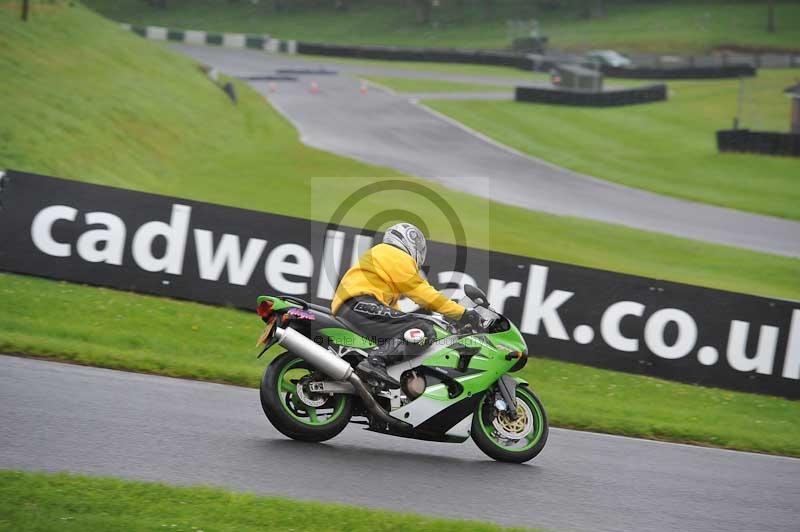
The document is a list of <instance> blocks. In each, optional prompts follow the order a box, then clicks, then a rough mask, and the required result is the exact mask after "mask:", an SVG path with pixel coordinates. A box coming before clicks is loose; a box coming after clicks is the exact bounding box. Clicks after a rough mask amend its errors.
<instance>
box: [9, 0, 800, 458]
mask: <svg viewBox="0 0 800 532" xmlns="http://www.w3.org/2000/svg"><path fill="white" fill-rule="evenodd" d="M68 5H69V4H68V3H67V2H58V3H54V4H49V3H48V4H44V5H40V4H35V6H34V7H35V9H34V12H33V15H34V18H33V19H32V21H31V22H30V23H28V24H22V23H20V22H18V21H17V20H16V12H15V11H11V10H2V9H0V69H2V71H3V72H4V73H6V79H5V82H4V83H2V84H0V116H3V117H4V119H3V121H2V122H0V167H2V168H15V169H19V170H27V171H33V172H39V173H45V174H51V175H57V176H62V177H69V178H73V179H80V180H85V181H89V182H93V183H100V184H108V185H114V186H119V187H124V188H130V189H136V190H144V191H149V192H155V193H160V194H168V195H177V196H181V197H188V198H191V199H197V200H202V201H210V202H213V203H220V204H226V205H233V206H238V207H243V208H249V209H255V210H262V211H274V212H277V213H282V214H292V215H296V216H301V217H309V218H313V219H318V220H328V219H329V216H330V214H331V212H332V210H333V209H334V208H335V207H336V206H337V205H339V203H340V202H341V201H342V199H343V198H345V197H346V195H347V194H349V193H350V192H351V191H352V190H353V187H354V186H359V185H362V184H364V183H365V182H369V181H372V180H373V179H374V178H372V177H369V176H374V175H380V176H388V175H392V174H393V172H391V171H389V170H385V169H379V168H375V167H370V166H367V165H364V164H361V163H358V162H356V161H352V160H349V159H345V158H341V157H336V156H333V155H330V154H326V153H323V152H320V151H317V150H313V149H309V148H307V147H305V146H303V145H302V144H301V143H300V142H299V141H298V136H297V133H296V131H294V130H293V129H292V128H291V127H290V125H289V124H288V123H287V122H286V121H285V120H283V119H282V118H280V116H279V115H278V114H277V113H276V112H275V111H274V110H272V108H271V107H270V106H269V105H267V103H266V102H264V100H263V99H262V98H261V97H260V96H259V95H257V94H256V93H255V92H253V91H251V90H250V89H248V87H247V86H246V85H244V84H237V87H238V90H239V96H240V101H239V105H237V106H235V107H234V106H233V105H232V104H231V103H230V102H229V101H228V100H227V99H226V97H225V95H224V94H223V93H222V92H221V91H220V90H219V88H217V87H216V86H214V85H213V84H212V83H210V82H209V81H208V80H207V79H206V78H205V76H204V75H203V74H202V73H201V72H200V71H199V70H198V69H197V68H196V66H195V65H194V64H193V63H191V62H190V61H189V60H188V59H186V58H184V57H181V56H177V55H175V54H173V53H170V52H169V51H167V50H166V49H165V48H163V47H162V46H160V45H158V44H155V43H151V42H147V41H145V40H142V39H139V38H138V37H136V36H134V35H131V34H129V33H127V32H124V31H123V30H121V29H119V28H118V27H116V26H115V25H114V24H111V23H109V22H106V21H103V20H102V19H101V18H99V17H97V16H95V15H93V14H91V13H90V12H88V11H86V10H85V9H83V8H80V7H68ZM320 176H321V177H320ZM344 176H348V177H352V179H343V177H344ZM358 176H362V177H361V178H357V177H358ZM415 182H420V181H415ZM431 188H432V189H433V190H435V191H437V192H438V193H440V194H441V195H442V196H443V197H444V198H445V199H446V200H447V201H448V203H450V204H451V205H453V206H454V207H455V208H456V209H457V210H458V212H459V213H461V214H462V215H463V220H462V221H463V222H464V225H465V228H466V231H467V234H468V235H469V237H470V240H469V242H468V244H470V245H473V246H477V247H485V248H492V249H496V250H499V251H506V252H511V253H517V254H520V255H527V256H532V257H539V258H543V259H552V260H559V261H563V262H569V263H574V264H582V265H586V266H594V267H599V268H604V269H609V270H616V271H622V272H628V273H635V274H642V275H649V276H654V277H659V278H663V279H670V280H673V281H682V282H688V283H693V284H698V285H703V286H711V287H718V288H726V289H730V290H736V291H742V292H749V293H755V294H762V295H774V296H779V297H785V298H795V299H800V283H798V282H797V279H798V275H800V261H798V260H794V259H788V258H783V257H776V256H770V255H764V254H759V253H753V252H747V251H743V250H736V249H733V248H727V247H723V246H714V245H708V244H703V243H699V242H692V241H688V240H683V239H679V238H672V237H668V236H663V235H657V234H653V233H647V232H643V231H636V230H631V229H625V228H621V227H615V226H610V225H604V224H598V223H593V222H588V221H585V220H578V219H573V218H564V217H558V216H548V215H543V214H538V213H532V212H528V211H525V210H522V209H515V208H510V207H505V206H501V205H496V204H493V203H490V202H487V201H485V200H481V199H478V198H475V197H473V196H468V195H465V194H460V193H455V192H452V191H449V190H446V189H443V188H441V187H437V186H432V185H431ZM387 194H388V195H386V196H379V197H375V196H373V197H371V198H368V200H367V201H364V202H363V203H362V204H360V205H359V208H358V209H355V210H354V211H353V212H352V213H351V216H349V217H348V218H346V219H345V220H344V223H347V224H350V225H355V226H359V225H364V224H365V223H366V221H367V220H369V219H370V218H371V216H372V215H373V214H375V213H376V212H380V211H382V210H384V209H385V206H386V205H387V204H406V203H409V201H408V198H407V197H404V196H402V194H401V193H397V194H394V195H393V194H389V193H387ZM320 196H322V199H320ZM414 206H415V208H417V207H418V209H419V210H418V211H417V212H418V214H419V215H420V216H421V217H422V218H423V219H426V220H429V221H431V224H430V226H431V227H432V228H433V235H432V236H433V238H434V239H437V240H442V241H449V240H452V235H451V234H449V232H448V231H446V230H444V229H441V228H440V227H439V226H440V225H444V224H438V223H434V222H436V221H437V220H440V218H439V217H441V214H439V213H437V212H436V211H435V209H434V208H432V207H430V206H426V205H424V204H422V203H419V202H417V203H416V204H415V205H414ZM478 213H483V214H484V215H485V216H483V217H481V216H476V214H478ZM467 214H469V215H467ZM0 279H1V281H0V287H2V288H0V290H2V296H3V297H2V298H0V331H2V333H0V339H1V340H0V349H2V350H5V351H20V352H24V353H29V354H40V355H48V356H52V357H56V358H60V359H65V360H72V361H78V362H82V363H87V364H96V365H100V366H106V367H116V368H124V369H131V370H138V371H149V372H156V373H161V374H167V375H177V376H184V377H193V378H202V379H209V380H222V381H226V382H233V383H238V384H248V385H253V384H255V383H256V382H257V378H258V374H259V373H260V371H261V368H262V367H263V362H261V363H258V362H256V361H255V359H254V358H252V357H253V355H254V353H253V352H252V351H251V349H252V347H251V346H252V345H253V343H254V341H255V336H256V335H257V334H258V332H259V331H258V329H259V328H258V324H259V322H258V320H257V319H256V318H255V316H248V315H246V314H242V313H239V312H236V311H233V310H228V309H220V308H210V307H205V306H202V305H196V304H190V303H181V302H175V301H170V300H168V299H163V298H152V297H145V296H141V295H134V294H125V293H120V292H113V291H109V290H102V289H97V288H90V287H82V286H78V285H73V284H66V283H57V282H53V281H45V280H38V279H33V278H28V277H20V276H15V275H2V276H0ZM45 305H46V306H47V307H46V308H48V313H47V314H45V313H43V312H42V309H43V308H45ZM51 305H52V306H51ZM50 309H52V312H51V311H50ZM76 309H77V310H78V311H76ZM52 315H58V316H59V319H58V320H53V319H52ZM145 330H146V331H147V334H142V331H145ZM525 375H527V376H529V377H531V378H532V381H533V382H534V385H535V386H536V387H537V390H540V391H541V392H542V394H543V397H544V400H545V402H546V403H547V404H548V407H549V408H550V410H551V412H552V413H553V419H554V421H555V422H556V423H558V424H562V425H564V426H576V427H582V428H590V429H592V430H598V431H608V432H619V433H624V434H636V435H641V436H647V437H659V438H667V439H676V440H680V441H699V442H705V443H709V444H716V445H723V446H730V447H735V448H746V449H759V450H763V451H765V452H781V453H787V454H797V453H798V448H797V443H796V442H797V441H800V438H797V434H796V432H793V429H792V426H793V425H791V420H792V419H796V417H797V410H796V409H797V405H798V403H797V402H791V401H785V400H782V399H776V398H768V397H761V396H756V395H749V394H739V393H731V392H726V391H721V390H713V389H705V388H697V387H693V386H686V385H680V384H675V383H667V382H663V381H657V380H654V379H648V378H643V377H639V376H635V375H626V374H619V373H613V372H607V371H600V370H595V369H591V368H585V367H581V366H575V365H569V364H563V363H558V362H553V361H547V360H535V361H534V362H533V363H532V364H531V365H530V367H529V368H528V369H526V373H525ZM598 394H600V395H601V396H602V397H603V401H604V402H603V408H602V409H598V408H597V399H598ZM654 398H657V399H658V401H657V402H656V401H654ZM686 412H692V415H691V416H687V415H685V413H686ZM753 419H757V420H760V421H762V423H763V425H761V424H760V425H759V429H760V430H759V431H758V432H755V431H752V430H749V425H748V423H750V422H752V420H753ZM740 427H744V428H740Z"/></svg>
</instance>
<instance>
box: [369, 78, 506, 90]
mask: <svg viewBox="0 0 800 532" xmlns="http://www.w3.org/2000/svg"><path fill="white" fill-rule="evenodd" d="M360 77H361V78H364V79H367V80H369V81H372V82H374V83H378V84H379V85H383V86H384V87H387V88H390V89H392V90H393V91H395V92H407V93H413V92H497V91H499V92H509V93H510V92H513V91H514V87H509V86H508V85H491V84H488V83H487V84H479V83H462V82H459V81H444V80H438V79H411V78H399V77H392V76H360Z"/></svg>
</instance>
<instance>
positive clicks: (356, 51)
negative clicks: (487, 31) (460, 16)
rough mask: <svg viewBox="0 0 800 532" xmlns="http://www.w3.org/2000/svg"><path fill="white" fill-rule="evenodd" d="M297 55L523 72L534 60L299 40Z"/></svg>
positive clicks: (471, 52)
mask: <svg viewBox="0 0 800 532" xmlns="http://www.w3.org/2000/svg"><path fill="white" fill-rule="evenodd" d="M297 53H298V54H311V55H325V56H331V57H357V58H361V59H382V60H390V61H431V62H439V63H469V64H476V65H496V66H508V67H516V68H521V69H523V70H531V69H533V66H534V61H533V60H532V59H531V58H530V57H529V55H528V54H524V53H520V52H503V51H495V50H469V49H459V48H411V47H404V46H378V45H363V46H357V45H345V44H325V43H315V42H302V41H299V42H298V43H297Z"/></svg>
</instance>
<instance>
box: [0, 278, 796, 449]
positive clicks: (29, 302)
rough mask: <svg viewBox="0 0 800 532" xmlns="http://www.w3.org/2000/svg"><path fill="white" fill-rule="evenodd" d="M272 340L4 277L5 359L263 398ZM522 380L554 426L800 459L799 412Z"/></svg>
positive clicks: (183, 313)
mask: <svg viewBox="0 0 800 532" xmlns="http://www.w3.org/2000/svg"><path fill="white" fill-rule="evenodd" d="M42 309H47V310H46V312H43V311H42ZM76 309H80V312H75V311H76ZM53 316H59V319H55V320H54V319H53ZM262 328H263V324H262V323H261V321H260V320H259V318H258V316H257V315H256V314H255V312H252V313H247V312H241V311H237V310H232V309H225V308H218V307H211V306H207V305H200V304H197V303H190V302H181V301H172V300H168V299H164V298H157V297H152V296H143V295H139V294H131V293H126V292H118V291H114V290H108V289H102V288H94V287H87V286H80V285H75V284H71V283H65V282H56V281H50V280H44V279H36V278H33V277H23V276H17V275H10V274H0V352H21V353H31V354H38V355H46V356H49V357H51V358H55V359H58V360H67V361H72V362H77V363H81V364H89V365H93V366H102V367H109V368H115V369H126V370H133V371H141V372H147V373H158V374H161V375H169V376H173V377H187V378H193V379H203V380H212V381H220V382H228V383H232V384H239V385H243V386H252V387H257V386H258V384H259V382H260V377H261V373H262V371H263V369H264V367H265V366H266V364H267V362H268V360H269V358H270V355H275V354H277V353H278V352H279V350H278V349H273V351H272V352H271V353H269V354H268V355H265V356H264V357H262V359H260V360H257V359H256V358H255V355H256V354H257V352H258V350H257V349H256V348H255V342H256V338H257V337H258V336H259V334H260V333H261V329H262ZM142 331H147V334H142ZM534 354H536V353H535V350H534ZM519 375H520V376H521V377H523V378H525V379H527V380H529V381H530V383H531V385H532V386H533V388H534V390H536V392H537V393H538V394H539V396H540V397H541V399H542V401H544V404H545V407H546V408H547V410H548V414H549V415H550V420H551V423H553V424H554V425H558V426H562V427H573V428H580V429H587V430H593V431H598V432H609V433H614V434H626V435H630V436H640V437H646V438H656V439H664V440H670V441H682V442H698V443H703V444H706V445H715V446H720V447H728V448H732V449H745V450H755V451H761V452H768V453H779V454H786V455H791V456H800V425H798V424H797V423H796V420H797V419H798V416H800V401H789V400H787V399H781V398H777V397H766V396H760V395H754V394H747V393H740V392H731V391H724V390H718V389H713V388H703V387H700V386H691V385H686V384H679V383H674V382H668V381H663V380H658V379H653V378H648V377H642V376H638V375H629V374H625V373H619V372H613V371H607V370H601V369H595V368H589V367H586V366H580V365H577V364H567V363H564V362H557V361H553V360H547V359H541V358H532V359H531V360H530V362H529V363H528V365H527V366H526V367H525V368H524V369H523V370H522V371H521V372H520V373H519ZM253 415H254V416H261V415H262V414H261V412H260V410H259V409H258V408H257V407H256V408H254V410H253ZM756 428H757V430H756Z"/></svg>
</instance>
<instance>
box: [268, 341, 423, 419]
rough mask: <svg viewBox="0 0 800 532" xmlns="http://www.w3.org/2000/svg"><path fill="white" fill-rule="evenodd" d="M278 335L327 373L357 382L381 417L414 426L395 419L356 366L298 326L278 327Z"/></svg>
mask: <svg viewBox="0 0 800 532" xmlns="http://www.w3.org/2000/svg"><path fill="white" fill-rule="evenodd" d="M275 338H276V339H277V341H278V343H279V344H281V345H282V346H283V347H285V348H286V349H287V350H289V351H291V353H292V354H294V355H297V356H299V357H300V358H302V359H303V360H305V361H306V362H308V363H309V364H311V365H312V366H314V367H315V368H317V369H318V370H320V371H321V372H323V373H324V374H326V375H328V376H329V377H331V378H333V379H335V380H337V381H347V382H349V383H350V384H352V385H353V388H355V391H356V393H357V394H358V396H359V397H360V398H361V400H362V401H363V402H364V406H366V407H367V410H369V411H370V412H371V413H372V414H374V415H375V416H376V417H377V418H378V419H380V420H381V421H383V422H384V423H386V424H387V425H389V426H390V427H393V428H395V429H398V430H406V431H407V430H409V429H410V428H411V425H409V424H408V423H406V422H405V421H401V420H399V419H396V418H393V417H392V416H390V415H389V413H388V412H386V410H384V409H383V407H382V406H381V405H380V404H378V401H376V400H375V397H373V396H372V394H371V393H370V391H369V389H368V388H367V387H366V385H365V384H364V382H363V381H362V380H361V379H360V378H359V377H358V375H356V374H355V372H354V371H353V367H352V366H351V365H350V364H349V363H348V362H347V361H345V360H343V359H341V358H339V357H338V356H336V355H334V354H333V353H331V352H330V351H328V350H327V349H325V348H324V347H322V346H321V345H319V344H317V343H316V342H314V341H313V340H310V339H309V338H307V337H305V336H303V335H302V334H300V333H299V332H297V331H295V330H294V329H283V328H281V327H276V328H275Z"/></svg>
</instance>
